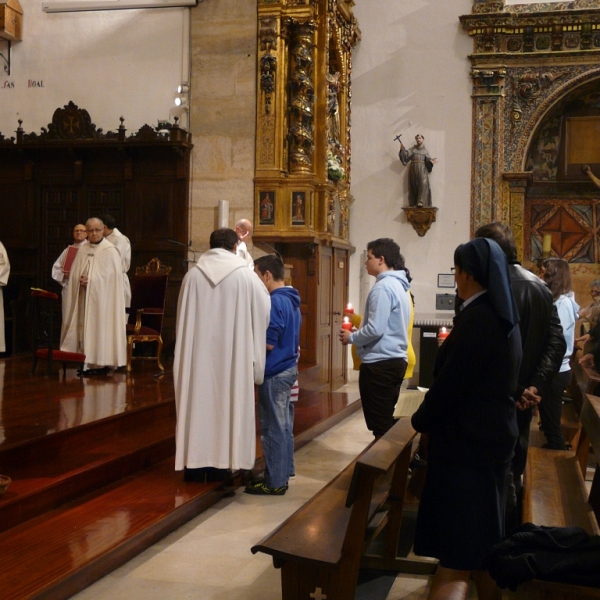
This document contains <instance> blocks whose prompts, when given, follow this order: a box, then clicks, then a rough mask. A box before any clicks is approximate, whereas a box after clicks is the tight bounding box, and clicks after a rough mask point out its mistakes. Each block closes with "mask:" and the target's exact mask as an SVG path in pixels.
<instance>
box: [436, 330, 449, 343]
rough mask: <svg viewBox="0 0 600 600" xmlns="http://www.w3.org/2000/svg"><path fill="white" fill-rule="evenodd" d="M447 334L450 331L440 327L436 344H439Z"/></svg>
mask: <svg viewBox="0 0 600 600" xmlns="http://www.w3.org/2000/svg"><path fill="white" fill-rule="evenodd" d="M449 335H450V332H449V331H448V330H447V329H446V328H445V327H442V328H441V330H440V332H439V333H438V337H437V339H438V346H441V345H442V344H443V343H444V341H445V340H446V338H447V337H448V336H449Z"/></svg>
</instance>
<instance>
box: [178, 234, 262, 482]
mask: <svg viewBox="0 0 600 600" xmlns="http://www.w3.org/2000/svg"><path fill="white" fill-rule="evenodd" d="M210 239H211V244H210V245H211V250H209V251H208V252H206V253H204V254H203V255H202V256H201V257H200V259H199V260H198V262H197V264H196V265H195V266H194V267H192V269H191V270H190V271H189V272H188V273H187V274H186V276H185V277H184V279H183V283H182V286H181V292H180V294H179V302H178V307H177V341H176V344H175V362H174V365H173V368H174V380H175V402H176V407H177V432H176V444H177V451H176V455H175V469H176V470H177V471H180V470H182V469H184V467H186V468H188V469H201V468H205V467H212V468H216V469H234V470H235V469H251V468H252V467H253V466H254V461H255V455H256V425H255V416H254V384H255V383H256V384H260V383H262V381H263V377H264V368H265V357H266V331H267V327H268V325H269V315H270V310H271V299H270V297H269V293H268V291H267V289H266V288H265V286H264V284H263V283H262V282H261V281H260V279H259V278H258V276H257V275H256V274H255V273H254V272H253V271H250V269H248V265H247V263H246V262H245V261H244V260H243V259H242V258H240V257H238V256H236V255H235V247H236V244H237V237H236V234H235V232H234V231H233V230H231V229H218V230H217V231H214V232H213V233H212V235H211V238H210Z"/></svg>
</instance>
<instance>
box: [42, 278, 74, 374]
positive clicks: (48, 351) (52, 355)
mask: <svg viewBox="0 0 600 600" xmlns="http://www.w3.org/2000/svg"><path fill="white" fill-rule="evenodd" d="M31 300H32V304H33V332H34V333H33V340H34V346H35V349H34V351H33V364H32V365H31V374H32V375H33V374H34V373H35V369H36V367H37V363H38V360H39V359H40V358H41V359H42V360H45V361H47V363H46V375H47V376H50V373H51V370H52V361H53V360H57V361H61V362H62V364H63V375H64V376H66V374H67V363H68V362H75V363H79V364H80V369H79V371H78V375H79V376H81V374H82V373H83V364H84V363H85V354H82V353H80V352H64V351H63V350H59V349H58V348H54V311H55V310H56V306H57V303H58V295H57V294H55V293H54V292H48V291H46V290H39V289H33V288H32V290H31Z"/></svg>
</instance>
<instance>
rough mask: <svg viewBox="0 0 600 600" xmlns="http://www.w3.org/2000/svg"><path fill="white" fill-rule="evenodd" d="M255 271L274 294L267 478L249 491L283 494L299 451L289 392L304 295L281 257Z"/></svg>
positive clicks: (265, 428)
mask: <svg viewBox="0 0 600 600" xmlns="http://www.w3.org/2000/svg"><path fill="white" fill-rule="evenodd" d="M254 271H255V273H256V274H257V275H258V276H259V277H260V279H261V280H262V282H263V283H264V284H265V286H266V288H267V290H268V291H269V294H270V295H271V320H270V322H269V328H268V329H267V360H266V365H265V379H264V382H263V383H262V384H261V385H260V386H259V388H258V415H259V419H260V440H261V444H262V449H263V455H264V458H265V478H264V481H257V482H254V483H251V484H250V485H248V486H247V487H246V489H245V490H244V491H245V492H246V493H247V494H256V495H262V496H283V494H285V493H286V492H287V489H288V479H289V476H290V470H291V468H292V460H293V454H294V434H293V429H294V418H293V414H294V413H293V410H292V409H291V407H290V395H291V390H292V386H293V385H294V382H295V381H296V379H297V377H298V353H299V345H300V324H301V321H302V317H301V316H300V295H299V294H298V291H297V290H296V289H294V288H293V287H289V286H286V285H285V282H284V270H283V262H282V261H281V259H279V258H278V257H276V256H273V255H267V256H261V257H260V258H258V259H257V260H256V261H255V262H254Z"/></svg>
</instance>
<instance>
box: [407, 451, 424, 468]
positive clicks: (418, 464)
mask: <svg viewBox="0 0 600 600" xmlns="http://www.w3.org/2000/svg"><path fill="white" fill-rule="evenodd" d="M426 466H427V461H426V460H423V459H422V458H421V457H420V456H419V455H418V454H415V455H414V456H413V457H412V460H411V461H410V464H409V465H408V467H409V468H410V469H413V470H414V469H422V468H423V467H426Z"/></svg>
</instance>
